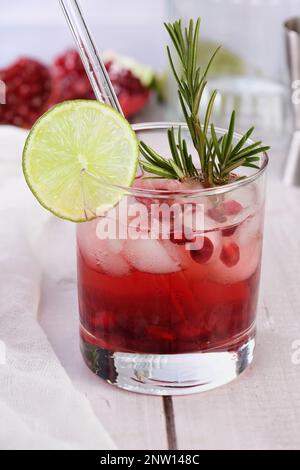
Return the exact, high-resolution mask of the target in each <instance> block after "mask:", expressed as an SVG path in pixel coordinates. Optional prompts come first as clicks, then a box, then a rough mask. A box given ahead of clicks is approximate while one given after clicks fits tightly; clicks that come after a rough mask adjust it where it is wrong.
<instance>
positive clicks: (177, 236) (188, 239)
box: [170, 231, 196, 245]
mask: <svg viewBox="0 0 300 470" xmlns="http://www.w3.org/2000/svg"><path fill="white" fill-rule="evenodd" d="M170 240H171V242H172V243H175V245H185V244H186V243H194V242H195V241H196V238H195V237H194V235H193V234H192V233H191V234H190V235H189V234H186V233H184V232H182V231H180V232H177V231H175V232H171V233H170Z"/></svg>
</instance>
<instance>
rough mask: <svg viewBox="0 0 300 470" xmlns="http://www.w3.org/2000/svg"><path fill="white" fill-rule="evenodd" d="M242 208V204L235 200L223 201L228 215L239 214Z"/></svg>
mask: <svg viewBox="0 0 300 470" xmlns="http://www.w3.org/2000/svg"><path fill="white" fill-rule="evenodd" d="M242 209H243V207H242V206H241V204H240V203H239V202H237V201H234V200H230V201H225V202H224V203H223V210H224V213H225V214H226V215H237V214H239V213H240V212H241V210H242Z"/></svg>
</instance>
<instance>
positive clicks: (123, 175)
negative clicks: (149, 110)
mask: <svg viewBox="0 0 300 470" xmlns="http://www.w3.org/2000/svg"><path fill="white" fill-rule="evenodd" d="M138 158H139V144H138V140H137V137H136V134H135V133H134V131H133V129H132V127H131V126H130V124H129V123H128V122H127V121H126V119H125V118H124V117H123V116H121V115H120V114H119V113H117V112H116V111H115V110H113V109H112V108H111V107H109V106H107V105H105V104H102V103H99V102H97V101H87V100H76V101H66V102H64V103H61V104H59V105H57V106H55V107H54V108H52V109H51V110H50V111H48V112H47V113H46V114H44V115H43V116H42V117H41V118H40V119H39V120H38V121H37V122H36V123H35V125H34V126H33V128H32V130H31V132H30V134H29V136H28V138H27V140H26V143H25V147H24V152H23V172H24V175H25V179H26V182H27V184H28V186H29V188H30V189H31V191H32V193H33V194H34V196H35V197H36V198H37V200H38V201H39V203H40V204H41V205H42V206H43V207H44V208H46V209H47V210H49V211H50V212H52V213H53V214H55V215H56V216H58V217H60V218H62V219H66V220H70V221H73V222H84V221H87V220H91V219H93V218H95V217H96V216H97V213H98V208H99V207H101V206H105V207H113V206H114V205H116V204H117V203H118V202H119V201H120V199H121V198H122V191H121V190H116V189H115V188H114V185H116V186H118V185H120V186H131V185H132V184H133V181H134V178H135V176H136V171H137V167H138ZM85 172H86V173H89V174H91V175H93V176H94V177H95V178H94V179H93V178H83V174H84V173H85ZM96 180H97V181H98V183H97V184H96V183H95V181H96ZM101 180H103V181H104V182H105V184H104V185H101ZM109 185H111V189H109Z"/></svg>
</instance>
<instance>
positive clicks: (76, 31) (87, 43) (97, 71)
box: [59, 0, 123, 114]
mask: <svg viewBox="0 0 300 470" xmlns="http://www.w3.org/2000/svg"><path fill="white" fill-rule="evenodd" d="M59 2H60V5H61V7H62V9H63V12H64V15H65V17H66V20H67V23H68V25H69V28H70V30H71V32H72V34H73V37H74V40H75V42H76V45H77V48H78V51H79V54H80V57H81V60H82V63H83V65H84V68H85V71H86V73H87V76H88V78H89V80H90V82H91V85H92V88H93V90H94V93H95V96H96V98H97V100H98V101H101V102H102V103H105V104H108V105H109V106H111V107H112V108H114V109H115V110H117V111H118V112H119V113H121V114H123V111H122V108H121V106H120V103H119V100H118V98H117V95H116V93H115V91H114V88H113V86H112V83H111V81H110V78H109V76H108V73H107V70H106V67H105V65H104V63H103V61H102V59H101V57H100V55H99V53H98V50H97V48H96V45H95V42H94V40H93V38H92V35H91V33H90V31H89V29H88V27H87V24H86V22H85V19H84V17H83V14H82V11H81V8H80V6H79V4H78V2H77V0H59Z"/></svg>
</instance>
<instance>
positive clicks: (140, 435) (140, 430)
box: [40, 178, 300, 450]
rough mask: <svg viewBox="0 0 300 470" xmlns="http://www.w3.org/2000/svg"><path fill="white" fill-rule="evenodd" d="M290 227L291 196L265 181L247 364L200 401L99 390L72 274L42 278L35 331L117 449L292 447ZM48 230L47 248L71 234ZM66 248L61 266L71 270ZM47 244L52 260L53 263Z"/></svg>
mask: <svg viewBox="0 0 300 470" xmlns="http://www.w3.org/2000/svg"><path fill="white" fill-rule="evenodd" d="M299 223H300V189H292V188H286V187H284V186H283V185H282V184H281V183H280V182H276V181H275V180H274V178H270V181H269V188H268V204H267V218H266V237H265V249H264V263H263V281H262V288H261V298H260V306H259V312H258V343H257V350H256V355H255V360H254V363H253V365H252V366H251V367H250V368H249V369H248V371H246V372H245V373H244V374H243V375H242V376H241V377H240V378H238V379H237V380H236V381H235V382H232V383H231V384H229V385H226V386H223V387H221V388H219V389H217V390H215V391H210V392H207V393H203V394H199V395H194V396H186V397H176V398H173V399H171V398H165V399H162V398H159V397H150V396H140V395H135V394H130V393H128V392H124V391H121V390H118V389H116V388H114V387H112V386H109V385H106V384H105V383H104V382H102V381H101V380H100V379H99V378H98V377H96V376H95V375H93V374H92V372H90V371H89V370H88V369H87V368H86V366H85V365H84V363H83V361H82V359H81V356H80V352H79V347H78V314H77V299H76V283H75V267H74V270H73V268H71V269H69V270H66V274H65V275H62V277H61V278H59V279H57V278H56V279H55V276H54V277H52V278H51V273H49V275H48V277H45V279H44V287H43V296H42V302H41V308H40V318H41V323H42V326H43V327H44V329H45V331H46V333H47V335H48V337H49V339H50V341H51V343H52V345H53V348H54V349H55V351H56V353H57V355H58V357H59V358H60V360H61V362H62V364H63V366H64V367H65V369H66V371H67V373H68V374H69V376H70V378H71V380H72V381H73V383H74V384H75V386H76V387H77V388H78V389H79V390H80V391H81V392H82V393H83V394H84V395H85V396H87V398H88V399H89V400H90V403H91V405H92V407H93V409H94V411H95V413H96V415H97V416H98V417H99V419H100V420H101V421H102V423H103V424H104V426H106V428H107V430H108V431H109V432H110V434H111V436H112V437H113V438H114V439H115V441H116V443H117V445H118V447H119V448H121V449H147V450H150V449H168V448H170V449H173V448H178V449H188V450H191V449H200V450H202V449H299V448H300V352H298V354H297V351H296V350H294V349H293V347H296V346H297V343H296V341H297V340H298V350H300V228H299V227H300V225H299ZM55 224H61V225H58V226H57V225H56V228H54V230H53V235H51V229H50V235H49V236H50V239H51V236H53V241H55V237H56V235H55V233H56V231H57V230H60V231H62V232H63V233H65V235H64V236H70V240H71V239H72V237H73V234H72V233H70V230H73V227H70V225H69V224H64V222H61V221H55ZM67 232H68V233H67ZM54 245H55V242H54V243H53V246H54ZM69 245H70V247H69V249H70V252H69V253H64V259H65V260H66V262H70V263H71V265H72V263H73V262H74V259H73V258H74V256H73V246H72V243H70V244H69ZM56 246H57V248H56V249H57V253H54V254H52V256H54V257H55V256H57V257H61V256H62V254H61V253H60V252H59V243H56ZM74 253H75V251H74ZM68 272H71V273H72V274H71V275H69V274H67V273H68ZM293 359H294V361H293ZM297 359H298V361H297ZM297 362H298V365H297Z"/></svg>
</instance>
